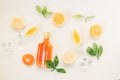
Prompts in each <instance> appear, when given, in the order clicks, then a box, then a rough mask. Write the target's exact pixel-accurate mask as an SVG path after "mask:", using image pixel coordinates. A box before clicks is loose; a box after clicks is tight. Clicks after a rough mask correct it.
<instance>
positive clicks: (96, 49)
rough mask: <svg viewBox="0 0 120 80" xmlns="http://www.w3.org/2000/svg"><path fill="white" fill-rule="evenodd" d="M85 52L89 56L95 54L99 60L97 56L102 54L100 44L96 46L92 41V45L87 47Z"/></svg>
mask: <svg viewBox="0 0 120 80" xmlns="http://www.w3.org/2000/svg"><path fill="white" fill-rule="evenodd" d="M86 52H87V53H88V54H89V55H91V56H96V57H97V59H98V60H99V57H100V56H101V55H102V52H103V47H102V46H101V45H100V46H98V45H97V44H96V43H93V46H92V47H88V48H87V49H86Z"/></svg>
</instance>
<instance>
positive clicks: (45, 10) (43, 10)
mask: <svg viewBox="0 0 120 80" xmlns="http://www.w3.org/2000/svg"><path fill="white" fill-rule="evenodd" d="M46 13H47V7H45V6H44V7H43V9H42V15H43V16H46Z"/></svg>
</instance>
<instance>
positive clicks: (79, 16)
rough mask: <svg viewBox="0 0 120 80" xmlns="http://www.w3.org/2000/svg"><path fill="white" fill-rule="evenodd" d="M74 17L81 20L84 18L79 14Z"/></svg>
mask: <svg viewBox="0 0 120 80" xmlns="http://www.w3.org/2000/svg"><path fill="white" fill-rule="evenodd" d="M74 17H75V18H83V17H85V16H83V15H81V14H76V15H74Z"/></svg>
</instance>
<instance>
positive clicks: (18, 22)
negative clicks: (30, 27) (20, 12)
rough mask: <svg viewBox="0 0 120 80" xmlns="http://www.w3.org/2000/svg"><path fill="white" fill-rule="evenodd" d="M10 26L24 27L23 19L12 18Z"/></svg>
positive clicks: (15, 27)
mask: <svg viewBox="0 0 120 80" xmlns="http://www.w3.org/2000/svg"><path fill="white" fill-rule="evenodd" d="M11 26H12V27H13V28H14V29H22V28H24V24H23V20H22V19H21V18H13V19H12V21H11Z"/></svg>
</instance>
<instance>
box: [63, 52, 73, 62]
mask: <svg viewBox="0 0 120 80" xmlns="http://www.w3.org/2000/svg"><path fill="white" fill-rule="evenodd" d="M63 61H64V63H66V64H72V63H73V62H74V61H75V55H74V54H73V53H71V52H67V53H65V54H64V55H63Z"/></svg>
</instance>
